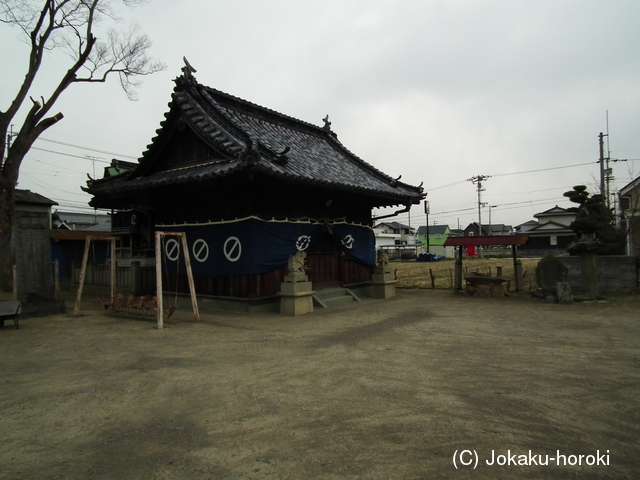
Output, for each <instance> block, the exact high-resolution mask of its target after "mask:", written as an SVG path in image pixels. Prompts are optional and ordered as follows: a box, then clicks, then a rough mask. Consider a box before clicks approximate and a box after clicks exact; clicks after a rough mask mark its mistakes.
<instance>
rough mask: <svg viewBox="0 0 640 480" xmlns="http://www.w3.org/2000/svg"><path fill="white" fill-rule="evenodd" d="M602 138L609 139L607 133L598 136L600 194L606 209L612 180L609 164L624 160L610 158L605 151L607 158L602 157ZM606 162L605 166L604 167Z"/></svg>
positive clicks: (609, 198) (608, 205)
mask: <svg viewBox="0 0 640 480" xmlns="http://www.w3.org/2000/svg"><path fill="white" fill-rule="evenodd" d="M604 137H609V134H608V133H602V132H600V135H598V143H599V145H600V159H599V160H598V163H600V194H601V195H602V196H603V197H604V202H605V205H606V206H607V208H611V190H610V184H611V181H612V180H614V176H613V169H612V168H610V167H609V162H614V163H615V162H626V161H627V159H626V158H610V154H609V152H608V150H607V156H606V157H605V156H604ZM605 162H606V165H605Z"/></svg>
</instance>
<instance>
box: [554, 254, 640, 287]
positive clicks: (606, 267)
mask: <svg viewBox="0 0 640 480" xmlns="http://www.w3.org/2000/svg"><path fill="white" fill-rule="evenodd" d="M556 258H557V259H558V260H559V261H560V262H562V264H563V265H564V266H565V267H567V268H568V269H569V283H570V284H571V289H572V290H573V291H574V292H576V293H581V292H582V267H581V258H580V257H579V256H572V257H556ZM636 259H637V257H634V256H628V255H598V256H596V257H595V264H596V271H597V272H598V292H599V293H638V292H639V290H638V267H637V260H636Z"/></svg>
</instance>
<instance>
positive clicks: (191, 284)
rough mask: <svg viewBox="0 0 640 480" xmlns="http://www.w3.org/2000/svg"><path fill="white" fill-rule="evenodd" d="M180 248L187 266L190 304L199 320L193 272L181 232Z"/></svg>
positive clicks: (184, 235)
mask: <svg viewBox="0 0 640 480" xmlns="http://www.w3.org/2000/svg"><path fill="white" fill-rule="evenodd" d="M181 237H182V249H183V250H184V262H185V265H186V267H187V280H188V281H189V294H190V295H191V306H192V307H193V315H194V317H195V320H196V322H199V321H200V310H199V309H198V299H197V298H196V285H195V283H194V281H193V273H192V272H191V256H190V255H189V247H188V246H187V235H186V234H184V233H183V234H182V235H181Z"/></svg>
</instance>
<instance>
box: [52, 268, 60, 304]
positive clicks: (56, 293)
mask: <svg viewBox="0 0 640 480" xmlns="http://www.w3.org/2000/svg"><path fill="white" fill-rule="evenodd" d="M59 297H60V262H59V261H58V259H57V258H56V259H55V260H54V261H53V298H55V299H56V300H58V298H59Z"/></svg>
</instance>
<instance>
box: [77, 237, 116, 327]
mask: <svg viewBox="0 0 640 480" xmlns="http://www.w3.org/2000/svg"><path fill="white" fill-rule="evenodd" d="M96 240H106V241H108V242H110V243H111V247H112V248H111V252H112V253H111V300H110V301H111V305H113V302H114V301H115V290H116V278H115V277H116V260H115V258H114V256H115V255H114V254H115V246H116V237H106V238H104V237H102V238H96V237H94V236H92V235H87V238H86V240H85V241H84V253H83V255H82V267H80V280H79V281H78V283H79V284H80V285H78V293H77V295H76V304H75V307H74V308H73V314H74V315H78V314H79V313H80V300H81V299H82V290H83V289H84V281H85V278H86V275H87V263H89V248H90V247H91V242H94V241H96ZM93 271H94V269H92V273H93ZM92 282H93V279H92Z"/></svg>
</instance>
